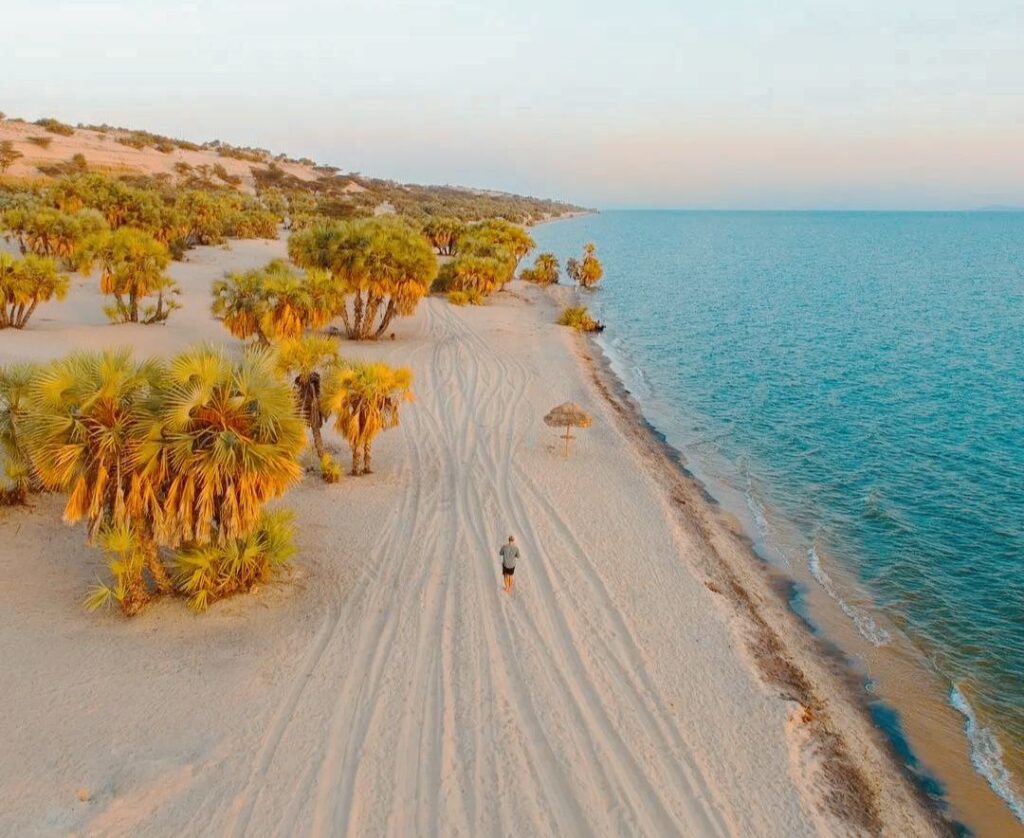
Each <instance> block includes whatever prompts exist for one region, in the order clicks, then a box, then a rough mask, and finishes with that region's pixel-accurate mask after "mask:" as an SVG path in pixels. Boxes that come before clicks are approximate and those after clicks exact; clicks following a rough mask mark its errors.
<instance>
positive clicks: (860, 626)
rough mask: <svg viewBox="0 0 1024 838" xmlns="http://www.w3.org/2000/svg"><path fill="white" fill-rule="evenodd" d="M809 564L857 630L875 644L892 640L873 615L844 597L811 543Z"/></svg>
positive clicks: (812, 573) (808, 555) (813, 573)
mask: <svg viewBox="0 0 1024 838" xmlns="http://www.w3.org/2000/svg"><path fill="white" fill-rule="evenodd" d="M807 565H808V567H810V570H811V575H812V576H813V577H814V578H815V579H817V580H818V584H819V585H821V587H822V588H824V589H825V593H827V594H828V595H829V596H830V597H832V599H833V600H835V602H836V604H837V605H838V606H839V607H840V608H841V609H842V610H843V613H844V614H845V615H846V616H847V617H849V618H850V619H851V620H852V621H853V624H854V625H855V626H856V627H857V631H858V632H860V635H861V637H863V638H864V639H865V640H867V641H868V642H869V643H872V644H873V645H875V646H885V645H887V644H888V643H889V642H890V641H891V640H892V636H891V635H890V634H889V632H888V631H886V630H885V629H884V628H882V627H881V626H880V625H878V623H876V622H875V621H874V620H873V619H872V618H871V615H870V614H868V613H867V612H866V611H864V610H863V609H861V608H858V607H857V606H855V605H850V603H848V602H847V601H846V600H845V599H843V598H842V597H841V596H840V595H839V592H838V591H837V590H836V586H835V583H834V582H833V581H832V577H831V576H829V575H828V574H827V573H826V572H825V568H823V567H822V566H821V557H820V556H818V551H817V550H815V549H814V545H813V544H812V545H811V549H810V550H808V551H807Z"/></svg>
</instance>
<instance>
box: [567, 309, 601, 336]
mask: <svg viewBox="0 0 1024 838" xmlns="http://www.w3.org/2000/svg"><path fill="white" fill-rule="evenodd" d="M558 325H559V326H569V327H571V328H573V329H576V330H578V331H580V332H600V331H601V330H602V329H603V328H604V326H602V325H601V324H600V323H599V322H598V321H597V320H595V319H594V318H593V317H591V316H590V313H589V312H588V311H587V307H586V306H567V307H566V308H565V309H564V310H563V311H562V313H561V315H559V317H558Z"/></svg>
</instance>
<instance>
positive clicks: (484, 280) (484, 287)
mask: <svg viewBox="0 0 1024 838" xmlns="http://www.w3.org/2000/svg"><path fill="white" fill-rule="evenodd" d="M446 267H447V269H448V271H449V272H450V279H449V281H450V283H451V286H452V288H454V289H455V290H458V291H468V292H471V293H472V294H473V295H474V296H475V297H476V298H481V297H486V296H488V295H489V294H493V293H494V292H495V291H497V290H498V287H499V286H500V285H501V284H502V283H503V280H504V277H505V273H506V265H505V264H504V263H503V262H502V261H501V260H500V259H496V258H494V257H492V256H469V255H463V254H460V255H458V256H456V257H455V259H453V260H452V261H451V262H449V263H448V266H446Z"/></svg>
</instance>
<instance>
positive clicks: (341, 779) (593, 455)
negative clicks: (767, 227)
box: [0, 242, 934, 836]
mask: <svg viewBox="0 0 1024 838" xmlns="http://www.w3.org/2000/svg"><path fill="white" fill-rule="evenodd" d="M283 246H284V244H283V242H246V243H234V244H233V245H232V248H231V250H222V249H201V250H199V251H196V252H194V253H193V254H190V261H189V262H188V263H185V264H177V265H175V266H174V268H173V273H174V274H175V276H176V277H177V278H178V279H179V281H180V282H181V284H182V287H183V291H184V302H185V308H184V309H183V310H182V311H180V312H177V313H176V314H175V315H174V316H173V317H172V319H171V321H170V323H169V324H168V325H167V326H164V327H129V326H116V327H115V326H107V325H103V324H102V321H101V319H99V318H98V317H97V316H96V313H97V312H98V299H95V298H94V297H96V295H95V294H94V291H93V286H92V284H91V283H89V282H86V281H83V282H81V283H78V284H76V288H75V291H74V292H73V294H72V297H71V299H70V300H69V301H68V302H66V303H64V304H62V305H57V304H48V305H47V306H46V307H45V310H41V311H40V313H39V316H38V322H36V321H33V324H32V328H31V329H30V330H27V331H26V332H24V333H19V334H14V333H11V332H7V333H3V332H0V362H3V361H6V360H9V359H11V358H15V357H18V358H20V357H48V356H52V355H54V354H59V353H60V352H63V351H66V350H67V349H68V348H70V347H71V346H73V345H74V346H79V345H81V346H99V345H103V344H106V343H112V344H120V343H125V342H130V343H132V344H133V345H135V346H136V347H137V348H138V349H139V350H140V351H143V352H153V353H157V352H166V351H170V350H172V349H174V348H176V347H178V346H180V345H183V344H187V343H190V342H193V341H196V340H202V339H216V340H223V339H225V338H226V333H224V332H223V330H222V329H221V327H220V326H219V324H217V323H215V322H214V321H213V320H212V319H211V318H210V317H209V315H208V314H207V310H206V304H207V296H206V295H207V293H208V285H209V282H210V280H212V279H213V278H214V277H215V276H217V275H218V274H219V272H220V271H221V270H223V269H224V268H225V267H226V266H243V265H248V264H256V263H259V262H260V261H262V260H264V259H265V258H269V256H270V255H271V254H276V253H280V252H283ZM553 319H554V306H553V303H552V302H551V301H550V300H549V299H548V298H547V297H546V296H545V295H544V294H543V293H542V292H539V291H537V290H536V289H525V290H523V291H522V292H521V293H516V294H502V295H499V296H498V297H497V298H495V300H494V301H493V303H492V304H491V305H488V306H487V307H484V308H467V309H457V308H454V307H452V306H450V305H448V304H447V303H446V302H444V301H442V300H436V299H428V300H426V301H425V302H424V303H423V304H421V306H420V308H419V310H418V312H417V314H416V316H415V317H413V318H410V319H408V320H404V321H401V322H400V323H399V324H398V327H397V329H396V331H397V338H398V339H397V340H396V341H394V342H391V341H387V342H383V343H381V344H379V345H359V346H352V345H347V344H346V345H345V347H344V349H345V351H346V352H347V353H349V354H351V355H360V356H364V357H381V358H383V359H385V360H387V361H389V362H395V363H398V362H400V363H405V364H409V365H410V366H412V368H413V370H414V372H415V376H416V381H415V390H416V393H417V401H416V403H415V404H412V405H410V406H408V408H406V409H405V410H404V413H403V418H402V424H401V427H400V428H399V429H398V430H396V431H391V432H388V433H387V434H385V435H383V436H382V437H381V440H380V442H379V443H378V446H377V453H376V456H375V465H376V468H377V473H376V474H374V475H372V476H368V477H365V478H358V479H352V478H346V479H344V480H343V481H342V482H341V483H340V484H339V485H336V486H330V487H329V486H324V485H323V484H321V483H320V482H319V481H318V480H317V479H316V478H315V477H314V476H312V475H310V476H308V477H307V479H306V480H305V481H304V482H303V483H302V485H300V486H299V487H298V488H297V489H295V490H294V491H292V492H291V493H290V494H289V495H287V496H286V497H285V499H284V501H283V504H284V505H286V506H289V507H291V508H294V509H295V510H296V513H297V523H298V527H299V534H300V536H299V537H300V555H299V558H298V560H297V562H296V569H295V572H294V573H293V574H292V575H291V577H289V578H288V579H285V580H283V581H282V582H281V583H279V584H275V585H272V586H270V587H269V588H267V589H264V590H261V591H259V592H257V593H256V594H254V595H251V596H244V597H240V598H236V599H233V600H229V601H226V602H224V603H222V604H219V605H217V606H215V607H214V608H213V609H211V611H210V612H208V613H207V614H205V615H201V616H197V615H193V614H191V613H188V612H187V611H186V610H185V609H184V606H183V605H182V604H181V603H177V602H164V603H160V604H158V605H157V606H156V607H153V608H152V609H150V610H149V611H147V612H145V613H144V614H143V615H142V616H140V617H138V618H136V619H134V620H131V621H126V620H123V619H121V618H119V617H118V616H115V615H113V614H107V615H89V614H86V613H84V612H83V611H82V609H81V608H80V605H79V601H80V597H81V595H82V593H83V591H84V590H85V588H86V587H87V585H88V582H89V580H90V578H91V576H92V573H93V568H94V567H95V561H96V558H97V557H96V556H95V554H93V553H92V552H90V551H89V550H88V549H87V548H86V547H85V546H84V544H83V540H84V539H83V533H82V532H81V531H80V530H78V529H69V528H65V527H63V526H60V525H59V523H58V521H59V511H60V506H61V503H60V499H59V498H55V497H42V498H39V499H38V500H37V501H35V506H34V508H33V509H31V510H29V511H23V510H14V511H10V512H3V513H0V658H2V660H3V661H4V663H5V672H6V675H5V678H4V685H3V688H2V696H3V699H4V705H5V712H4V713H3V714H2V716H0V739H2V741H3V742H4V743H5V747H4V748H3V749H2V751H0V834H12V835H15V834H17V835H27V834H66V833H69V832H73V833H77V834H97V835H129V834H132V835H135V834H153V835H170V834H190V835H191V834H213V835H224V834H227V835H239V836H240V835H282V836H291V835H307V834H308V835H341V834H353V835H378V834H389V835H410V834H445V835H450V834H460V835H497V834H502V835H541V834H562V835H575V834H581V835H582V834H600V835H620V834H644V835H666V834H684V835H786V836H798V835H814V834H858V833H860V834H863V833H865V832H869V831H879V832H883V833H886V834H893V835H896V834H899V835H907V834H930V833H931V832H932V831H933V829H934V826H933V824H932V822H931V820H930V819H929V817H928V815H927V813H925V812H924V810H923V809H922V808H921V807H920V805H919V803H918V801H917V800H916V798H915V797H914V795H913V793H912V792H911V791H910V789H909V787H908V785H907V784H906V782H905V780H904V779H903V778H902V776H901V775H900V774H899V772H898V771H896V770H895V769H894V767H893V766H892V764H891V763H890V762H889V761H888V759H887V756H886V755H885V753H884V752H883V751H882V749H881V748H880V747H879V746H878V745H877V744H876V743H875V739H874V734H873V733H871V730H870V726H869V725H868V724H867V722H866V720H864V719H863V718H862V717H861V715H860V713H859V711H858V710H856V708H854V707H853V706H852V705H849V704H848V703H847V701H846V699H845V698H844V695H843V693H842V692H841V690H840V688H839V687H838V686H837V684H838V683H839V681H838V678H832V676H830V675H829V674H828V667H827V665H821V666H820V667H818V668H817V669H815V670H814V671H813V672H811V674H809V675H808V676H807V677H808V678H809V679H810V680H811V682H812V684H813V687H814V688H815V689H820V690H823V691H826V694H827V695H828V702H827V703H828V706H829V712H830V713H831V715H830V717H829V718H830V722H829V723H830V725H832V726H833V728H832V729H833V730H834V731H835V735H836V736H838V737H840V738H841V739H842V741H844V742H847V743H848V744H849V752H850V759H851V760H852V761H853V763H854V764H855V765H856V766H857V767H858V768H859V769H861V770H863V771H864V773H865V776H866V777H867V781H868V784H869V789H868V793H869V796H868V798H867V801H868V804H869V805H870V806H874V807H876V808H877V810H878V811H877V812H876V815H877V816H878V817H880V818H881V820H880V823H877V824H874V826H872V821H871V820H870V818H861V819H858V818H857V817H856V816H854V817H852V818H851V817H850V816H849V812H846V813H845V814H844V812H843V810H844V805H847V804H849V801H850V799H853V800H854V801H855V802H856V801H857V800H859V799H860V798H857V797H856V796H854V797H853V798H850V797H849V796H847V797H846V798H845V804H844V800H843V799H840V798H843V795H844V794H848V789H846V787H845V786H844V785H843V782H844V778H837V777H831V776H829V773H828V771H827V770H824V769H823V768H822V765H823V759H822V758H821V750H820V749H821V740H820V738H818V737H817V735H816V732H815V728H814V727H813V725H808V724H806V723H805V717H804V716H803V715H802V710H801V708H800V707H799V706H798V705H797V704H796V702H795V701H793V700H792V699H791V698H787V697H785V696H781V695H780V690H779V689H778V687H777V685H775V684H772V683H771V682H770V681H769V680H766V678H765V677H764V675H763V672H762V671H761V670H759V668H758V666H757V661H756V659H755V658H754V657H752V656H751V654H750V651H749V650H750V647H751V644H750V642H749V641H750V626H751V623H750V621H749V620H748V621H747V622H744V620H743V619H741V617H740V616H737V609H736V607H735V605H734V603H733V602H732V601H731V600H728V599H727V598H725V597H723V596H721V595H719V594H717V593H715V592H714V591H712V590H711V589H710V588H709V586H708V576H707V572H706V564H707V563H708V562H710V561H712V560H715V561H718V559H715V556H716V555H718V556H724V555H725V553H723V552H722V551H723V550H725V549H729V550H734V549H738V547H734V546H728V545H727V546H726V547H722V546H721V545H719V546H718V547H716V546H715V545H714V539H709V538H708V531H709V530H708V529H707V528H709V527H710V528H712V529H713V532H714V534H715V535H714V538H715V539H719V540H720V541H721V543H722V544H726V543H727V542H728V544H733V543H734V541H735V540H733V541H730V540H729V539H730V538H731V537H730V536H728V535H727V534H726V531H725V529H724V528H721V527H719V524H717V523H715V522H714V521H713V520H712V517H711V516H710V513H709V512H707V511H706V510H705V511H702V512H700V513H699V514H698V515H697V516H696V517H694V518H693V519H685V518H684V519H681V518H680V507H679V505H678V503H677V502H676V501H678V499H679V498H678V497H677V498H675V500H674V499H673V497H672V496H671V495H670V494H669V493H668V492H667V491H666V485H665V480H666V479H667V478H665V477H664V476H663V475H662V476H659V474H658V472H657V470H656V469H652V467H651V454H650V452H645V451H644V450H642V447H641V444H640V442H639V438H638V437H635V436H634V435H631V434H630V433H629V432H628V424H625V423H626V419H625V418H624V416H623V414H621V413H618V412H617V411H616V410H615V408H614V406H613V405H612V404H611V403H610V402H608V401H607V400H606V399H605V398H604V397H603V396H602V394H601V392H600V390H599V388H598V387H597V386H596V385H595V381H594V380H593V378H592V377H591V374H590V372H589V370H588V367H587V365H586V364H583V363H581V362H580V359H579V358H578V357H577V353H578V352H579V350H580V346H579V345H577V343H576V340H577V338H576V336H575V335H574V334H572V333H570V332H569V330H566V329H560V328H558V327H555V326H553V325H552V321H553ZM567 399H572V400H574V401H577V402H579V403H580V404H582V405H583V406H584V407H585V408H586V409H587V410H589V411H591V412H592V413H593V415H594V418H595V422H594V426H593V427H592V428H590V429H588V430H585V431H581V432H580V433H579V439H578V441H577V443H576V444H575V448H574V451H573V454H572V456H571V457H570V458H569V459H565V458H563V457H562V456H561V445H560V442H559V440H558V437H557V435H556V433H555V432H554V431H552V430H551V429H549V428H546V427H545V426H544V425H543V424H542V423H541V421H540V417H542V416H543V415H544V413H545V412H546V411H547V410H548V409H550V408H551V407H552V406H553V405H554V404H557V403H559V402H562V401H565V400H567ZM328 442H329V443H330V444H332V445H334V446H336V447H338V448H339V451H340V449H341V446H340V445H339V441H338V440H337V439H336V438H335V437H333V436H330V435H329V436H328ZM342 456H343V458H345V459H347V452H343V455H342ZM680 491H682V490H680ZM688 522H689V523H688ZM716 528H717V529H716ZM509 533H514V534H515V535H516V536H517V539H518V541H519V544H520V547H521V550H522V554H523V558H522V560H521V563H520V569H519V570H518V571H517V577H516V579H517V587H516V590H515V593H514V594H513V595H512V596H510V597H509V596H505V595H504V594H503V593H502V590H501V581H500V576H499V571H498V558H497V552H496V551H497V548H498V546H499V544H500V542H501V541H502V540H503V539H504V538H505V537H506V536H507V535H508V534H509ZM735 544H738V542H735ZM716 550H718V551H719V552H718V553H716V552H715V551H716ZM738 555H739V554H738V553H730V554H729V556H728V561H730V562H732V561H736V562H739V561H740V560H741V559H740V558H739V557H738ZM721 560H722V561H724V560H725V559H721ZM743 561H749V560H748V559H743ZM757 573H758V571H757V569H756V568H754V567H753V566H752V565H751V567H750V580H755V577H756V574H757ZM750 584H758V583H756V581H751V582H750ZM765 590H766V589H765ZM751 597H752V599H753V600H754V601H757V602H758V603H761V605H759V606H758V608H759V609H760V608H761V607H762V606H763V608H764V609H766V610H764V611H761V610H758V612H757V613H758V614H762V613H763V614H768V615H776V614H781V613H783V612H782V609H781V608H779V609H778V610H777V611H776V610H775V604H773V603H772V602H770V601H769V600H768V599H767V598H765V596H764V595H763V594H762V593H759V592H758V591H757V590H755V591H754V592H753V593H752V594H751ZM778 619H779V620H783V619H785V618H782V617H779V618H778ZM774 628H777V629H778V631H779V632H780V635H779V636H781V637H783V638H785V637H787V636H788V635H787V632H789V631H790V629H791V627H790V626H789V624H788V623H787V624H786V625H785V626H782V625H780V626H775V627H774ZM798 645H801V648H799V649H795V650H794V654H797V655H799V654H801V653H802V652H803V651H806V650H808V649H810V648H811V645H812V644H811V641H809V640H805V641H799V644H798ZM830 678H831V680H830ZM819 732H820V731H819ZM80 792H81V795H80ZM80 796H81V797H83V798H85V799H84V800H82V799H80ZM837 796H838V797H837ZM837 800H839V802H838V803H837ZM847 808H848V805H847ZM865 824H868V826H865ZM875 827H877V828H875Z"/></svg>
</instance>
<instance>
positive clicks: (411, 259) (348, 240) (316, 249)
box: [288, 218, 437, 340]
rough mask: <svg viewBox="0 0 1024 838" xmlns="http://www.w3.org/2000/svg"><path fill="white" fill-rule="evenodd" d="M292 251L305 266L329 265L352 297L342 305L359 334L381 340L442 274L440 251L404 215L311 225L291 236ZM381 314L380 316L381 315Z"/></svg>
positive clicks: (350, 330) (349, 326) (349, 329)
mask: <svg viewBox="0 0 1024 838" xmlns="http://www.w3.org/2000/svg"><path fill="white" fill-rule="evenodd" d="M288 255H289V256H290V257H291V259H292V261H294V262H295V263H296V264H297V265H299V266H301V267H304V268H307V269H308V268H321V269H324V270H329V271H330V272H331V273H332V274H333V275H334V277H335V279H336V280H337V283H338V285H337V287H336V289H335V293H337V294H339V295H341V296H342V297H345V298H348V297H351V299H352V308H351V311H349V309H348V307H347V303H346V304H342V305H341V306H340V307H339V308H338V314H340V315H341V318H342V322H343V323H344V324H345V332H346V334H347V335H348V337H349V338H351V339H353V340H367V339H370V340H375V339H377V338H379V337H380V336H381V335H383V334H384V333H385V332H386V331H387V329H388V327H389V326H390V325H391V321H392V320H393V319H394V318H395V317H407V316H408V315H410V314H412V313H413V311H415V309H416V305H417V304H418V303H419V301H420V299H422V297H423V296H424V295H425V294H426V293H427V291H428V290H429V289H430V283H431V282H433V280H434V277H435V276H437V257H436V256H435V255H434V252H433V250H431V248H430V245H429V244H428V243H427V241H426V240H425V239H424V238H423V236H421V235H420V234H419V233H417V232H416V231H415V230H413V228H412V227H410V226H409V225H408V224H406V223H405V222H403V221H395V220H393V219H382V218H373V219H360V220H358V221H349V222H345V223H343V224H336V225H327V226H323V225H321V226H317V227H311V228H309V229H307V230H303V231H301V232H298V233H295V234H294V235H292V237H291V238H290V239H289V240H288ZM378 318H379V320H378Z"/></svg>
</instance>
